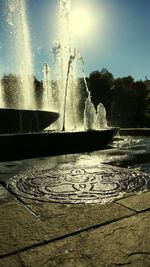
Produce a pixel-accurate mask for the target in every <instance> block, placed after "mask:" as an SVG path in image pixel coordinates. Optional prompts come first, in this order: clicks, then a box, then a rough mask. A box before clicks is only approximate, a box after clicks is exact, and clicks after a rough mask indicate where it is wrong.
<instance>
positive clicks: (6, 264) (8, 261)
mask: <svg viewBox="0 0 150 267" xmlns="http://www.w3.org/2000/svg"><path fill="white" fill-rule="evenodd" d="M0 266H1V267H25V265H23V264H22V262H21V260H20V258H19V257H18V256H10V257H6V258H3V259H0Z"/></svg>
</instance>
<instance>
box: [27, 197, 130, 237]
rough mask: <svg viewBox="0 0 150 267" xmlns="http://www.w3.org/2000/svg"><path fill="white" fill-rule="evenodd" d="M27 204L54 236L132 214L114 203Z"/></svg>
mask: <svg viewBox="0 0 150 267" xmlns="http://www.w3.org/2000/svg"><path fill="white" fill-rule="evenodd" d="M28 206H29V207H30V209H31V210H32V211H33V212H34V213H35V214H36V215H38V216H39V217H40V218H41V220H43V221H44V222H45V223H46V225H47V226H48V227H49V228H50V232H51V233H53V236H55V235H54V233H55V234H56V237H58V236H61V235H65V234H70V233H72V232H76V231H80V230H83V229H86V228H90V227H93V226H94V225H102V224H105V223H108V222H112V221H114V220H117V219H119V218H123V217H126V216H130V215H132V214H134V212H133V211H131V210H129V209H127V208H125V207H121V206H119V205H117V204H115V203H109V204H105V205H101V204H93V205H92V204H82V205H81V204H72V205H64V204H58V203H57V204H55V203H47V202H46V203H41V202H39V203H37V204H36V203H34V204H30V205H29V204H28ZM52 229H53V230H52Z"/></svg>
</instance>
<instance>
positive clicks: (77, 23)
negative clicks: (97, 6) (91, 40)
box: [71, 6, 94, 36]
mask: <svg viewBox="0 0 150 267" xmlns="http://www.w3.org/2000/svg"><path fill="white" fill-rule="evenodd" d="M93 27H94V16H93V14H92V12H91V10H90V8H87V7H83V6H78V7H76V8H74V9H73V10H72V13H71V31H72V34H73V35H78V36H85V35H87V34H90V32H91V31H92V30H93Z"/></svg>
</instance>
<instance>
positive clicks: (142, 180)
mask: <svg viewBox="0 0 150 267" xmlns="http://www.w3.org/2000/svg"><path fill="white" fill-rule="evenodd" d="M8 187H9V189H10V190H12V191H13V192H14V193H16V194H18V195H20V196H22V197H25V198H31V199H36V200H41V201H52V202H60V203H97V202H100V203H104V202H106V201H111V200H113V199H114V198H117V197H120V196H121V195H122V194H123V193H131V192H138V191H141V190H145V189H148V188H150V178H149V175H148V174H145V173H142V172H138V171H131V170H127V169H123V168H117V167H112V166H104V165H102V166H100V167H98V168H94V167H93V168H85V167H84V168H79V169H72V168H65V169H64V168H62V169H61V168H60V169H57V170H56V169H45V170H35V171H34V170H33V171H28V172H24V173H21V174H19V175H16V176H15V177H13V178H12V179H10V180H9V184H8Z"/></svg>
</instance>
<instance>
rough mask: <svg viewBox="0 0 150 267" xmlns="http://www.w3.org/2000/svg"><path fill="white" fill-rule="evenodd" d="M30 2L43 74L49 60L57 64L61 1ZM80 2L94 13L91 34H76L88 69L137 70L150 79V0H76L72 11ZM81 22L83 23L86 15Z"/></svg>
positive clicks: (0, 2) (1, 45)
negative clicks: (55, 48)
mask: <svg viewBox="0 0 150 267" xmlns="http://www.w3.org/2000/svg"><path fill="white" fill-rule="evenodd" d="M12 1H13V0H12ZM25 1H26V6H27V17H28V26H29V29H30V40H31V47H32V55H33V65H34V73H35V75H36V76H37V78H38V79H42V69H43V64H44V63H45V62H46V63H48V64H49V65H50V66H51V68H52V66H53V59H52V55H51V48H52V46H53V41H54V40H55V39H56V38H57V37H56V32H57V18H58V6H59V0H42V1H41V0H25ZM4 2H5V0H0V63H1V64H0V66H1V67H0V72H6V71H7V70H8V64H9V63H8V60H5V56H4V54H5V53H7V58H11V57H10V56H9V55H8V54H9V53H10V51H9V52H8V50H9V49H7V46H8V43H9V40H8V39H7V38H6V36H4V35H5V34H4V33H5V27H6V25H5V10H4V7H5V5H4ZM78 6H82V8H83V9H84V10H85V13H86V12H88V16H89V21H90V22H91V24H90V27H89V30H87V32H86V34H85V33H84V34H83V35H82V34H81V35H76V41H75V45H76V47H77V49H79V50H80V53H81V55H82V56H83V58H84V62H85V71H86V74H87V75H89V74H90V73H91V72H92V71H95V70H101V69H102V68H106V69H108V71H110V72H111V73H112V74H113V75H114V77H115V78H117V77H124V76H128V75H131V76H133V78H134V79H135V80H140V79H141V80H144V79H145V76H147V77H148V79H150V0H72V10H73V8H76V7H78ZM79 22H80V24H79V25H78V27H79V28H80V25H81V26H83V24H84V17H83V19H82V20H81V21H80V20H79V21H78V23H79ZM92 22H93V23H92ZM86 23H87V21H86ZM9 62H10V61H9ZM6 65H7V66H6ZM10 65H11V64H10ZM12 68H13V67H12ZM12 72H13V69H12Z"/></svg>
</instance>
